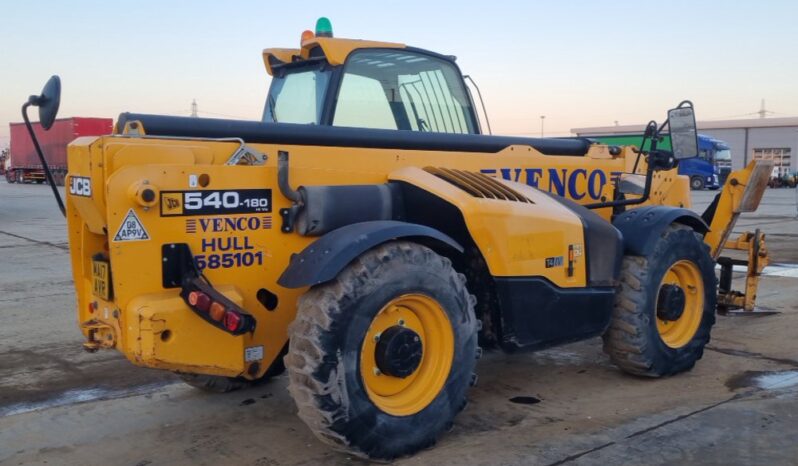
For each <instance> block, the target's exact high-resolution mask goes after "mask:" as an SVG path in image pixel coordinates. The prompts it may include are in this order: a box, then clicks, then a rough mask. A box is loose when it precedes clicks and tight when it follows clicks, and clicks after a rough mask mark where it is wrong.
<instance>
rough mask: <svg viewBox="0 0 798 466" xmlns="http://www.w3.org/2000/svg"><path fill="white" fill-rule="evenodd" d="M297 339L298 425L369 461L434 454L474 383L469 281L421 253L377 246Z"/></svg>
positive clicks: (308, 302)
mask: <svg viewBox="0 0 798 466" xmlns="http://www.w3.org/2000/svg"><path fill="white" fill-rule="evenodd" d="M289 338H290V340H289V341H290V343H289V350H288V355H287V356H286V358H285V362H286V367H287V369H288V376H289V380H290V384H289V387H288V388H289V391H290V392H291V395H292V397H293V398H294V401H295V402H296V405H297V408H298V410H299V417H300V418H301V419H302V420H303V421H304V422H305V423H306V424H307V425H308V427H310V429H311V430H312V431H313V433H314V434H315V435H316V436H317V437H318V438H319V439H320V440H321V441H323V442H325V443H327V444H329V445H331V446H332V447H333V448H335V449H338V450H341V451H345V452H347V453H351V454H354V455H357V456H361V457H368V458H372V459H380V460H391V459H393V458H396V457H399V456H403V455H408V454H412V453H414V452H416V451H418V450H420V449H422V448H425V447H427V446H431V445H432V444H433V443H434V442H435V440H436V438H437V436H438V435H439V434H440V433H441V432H443V431H444V430H446V429H448V428H450V427H451V426H452V420H453V419H454V417H455V416H456V415H457V413H458V412H460V410H462V409H463V408H464V407H465V404H466V392H467V390H468V388H469V386H470V385H471V384H472V383H473V381H474V380H475V376H474V374H473V370H474V366H475V363H476V355H477V320H476V317H475V315H474V298H473V297H472V296H470V295H469V294H468V291H467V289H466V287H465V277H464V276H463V275H462V274H458V273H457V272H455V271H454V269H453V268H452V266H451V262H450V261H449V260H448V259H446V258H444V257H441V256H439V255H438V254H436V253H434V252H433V251H432V250H430V249H429V248H426V247H424V246H421V245H418V244H415V243H410V242H404V241H401V242H400V241H397V242H391V243H387V244H384V245H381V246H378V247H376V248H375V249H372V250H370V251H368V252H366V253H364V254H363V255H361V256H360V257H359V258H358V259H356V260H355V261H354V262H352V263H351V264H350V265H348V266H347V267H346V268H345V269H344V270H343V271H341V272H340V273H339V274H338V276H337V277H336V278H335V279H334V280H333V281H331V282H327V283H324V284H321V285H317V286H315V287H313V288H311V289H310V290H309V291H308V292H307V293H305V295H303V296H302V297H301V298H300V300H299V304H298V312H297V316H296V320H295V321H294V322H293V323H292V324H291V326H290V327H289ZM390 348H393V349H390Z"/></svg>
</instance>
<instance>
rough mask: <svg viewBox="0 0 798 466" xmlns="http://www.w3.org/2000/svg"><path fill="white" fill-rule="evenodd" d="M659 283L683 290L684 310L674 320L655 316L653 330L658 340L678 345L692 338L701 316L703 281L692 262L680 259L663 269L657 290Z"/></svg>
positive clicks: (702, 310) (673, 345) (679, 346)
mask: <svg viewBox="0 0 798 466" xmlns="http://www.w3.org/2000/svg"><path fill="white" fill-rule="evenodd" d="M663 285H674V286H678V287H679V288H681V289H682V291H683V292H684V298H685V299H684V310H683V312H682V314H681V315H680V316H679V317H678V318H677V319H675V320H665V319H662V318H661V317H659V316H657V315H656V313H657V309H655V310H654V312H655V317H656V319H657V331H659V336H660V338H662V341H663V342H664V343H665V344H666V345H668V346H670V347H671V348H681V347H682V346H684V345H686V344H687V343H689V342H690V340H692V339H693V336H695V333H696V331H697V330H698V326H699V325H700V324H701V318H702V317H703V315H704V282H703V280H702V278H701V271H700V270H699V269H698V266H696V265H695V264H694V263H693V262H690V261H686V260H680V261H678V262H676V263H674V264H673V265H671V267H670V268H669V269H668V271H667V272H665V276H664V277H662V282H661V283H660V286H659V289H658V290H657V296H659V290H660V289H662V286H663Z"/></svg>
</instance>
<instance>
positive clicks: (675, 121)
mask: <svg viewBox="0 0 798 466" xmlns="http://www.w3.org/2000/svg"><path fill="white" fill-rule="evenodd" d="M668 126H669V127H670V135H671V148H672V151H673V158H675V159H676V160H682V159H689V158H692V157H697V156H698V130H697V129H696V124H695V111H694V110H693V107H692V104H691V106H689V107H682V106H679V107H677V108H674V109H671V110H668Z"/></svg>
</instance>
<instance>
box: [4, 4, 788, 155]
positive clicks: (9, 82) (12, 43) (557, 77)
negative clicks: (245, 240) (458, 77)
mask: <svg viewBox="0 0 798 466" xmlns="http://www.w3.org/2000/svg"><path fill="white" fill-rule="evenodd" d="M319 16H327V17H329V18H330V20H331V21H332V25H333V30H334V33H335V35H336V37H347V38H355V39H373V40H384V41H392V42H401V43H405V44H408V45H413V46H416V47H421V48H425V49H428V50H434V51H437V52H440V53H444V54H447V55H455V56H457V57H458V59H457V62H458V64H459V66H460V68H461V69H462V71H463V72H464V73H465V74H469V75H471V76H472V77H473V78H474V79H475V80H476V81H477V83H478V84H479V87H480V89H481V91H482V95H483V97H484V99H485V104H486V106H487V110H488V115H489V116H490V122H491V125H492V127H493V131H494V133H500V134H530V135H539V134H540V123H541V119H540V116H541V115H545V117H546V118H545V122H544V125H545V126H544V131H545V134H546V135H547V136H549V135H551V136H556V135H567V134H569V131H570V129H571V128H576V127H586V126H600V125H612V124H614V122H615V121H617V122H618V123H619V124H635V123H643V122H645V121H648V120H651V119H655V120H662V119H664V116H665V112H666V110H667V109H668V108H671V107H673V106H675V105H676V104H677V103H679V102H680V101H681V100H684V99H690V100H692V101H693V103H694V104H695V107H696V113H697V116H698V119H699V120H712V119H725V118H729V117H741V116H742V115H746V114H750V113H753V112H756V111H757V110H759V106H760V101H761V99H765V100H766V105H767V109H768V110H771V111H773V112H775V113H774V114H773V116H796V115H798V28H796V24H798V23H797V22H796V21H797V20H798V2H795V1H794V0H792V1H789V0H785V1H776V0H771V1H766V0H763V1H746V2H729V1H714V0H706V1H683V0H675V1H670V2H662V1H657V2H653V1H644V0H636V1H625V0H624V1H621V0H618V1H603V2H598V1H588V0H584V1H580V0H560V1H556V2H555V1H525V2H524V1H518V2H510V1H507V2H504V1H499V0H494V1H490V2H488V1H483V2H467V1H463V0H461V1H457V2H433V1H430V0H404V1H401V2H392V1H374V0H372V1H364V2H346V1H340V0H339V1H332V0H328V1H326V2H320V1H309V0H303V1H301V2H300V1H284V2H269V1H234V0H227V1H225V2H220V1H203V0H196V1H168V0H161V1H151V0H138V1H136V2H110V1H107V0H105V1H89V0H73V1H70V2H63V1H55V0H53V1H36V0H26V1H24V2H23V1H19V0H0V147H5V146H6V145H7V144H8V123H9V122H17V121H21V117H20V106H21V105H22V103H23V102H24V101H25V100H26V99H27V96H28V95H30V94H38V93H39V92H40V90H41V87H42V86H43V84H44V82H45V81H46V80H47V78H49V76H50V75H52V74H58V75H60V76H61V79H62V101H61V109H60V112H59V117H69V116H84V117H89V116H97V117H114V118H115V117H116V116H117V115H119V113H121V112H123V111H132V112H141V113H159V114H170V115H188V114H189V113H190V109H191V102H192V100H193V99H196V101H197V104H198V109H199V114H200V116H208V117H232V118H242V119H258V118H260V116H261V113H262V109H263V100H264V98H265V95H266V92H267V90H268V85H269V77H268V75H267V74H266V72H265V70H264V67H263V61H262V57H261V52H262V50H263V49H264V48H267V47H298V45H299V40H300V35H301V32H302V31H303V30H305V29H312V28H313V26H314V24H315V20H316V18H318V17H319ZM34 119H36V118H35V117H34Z"/></svg>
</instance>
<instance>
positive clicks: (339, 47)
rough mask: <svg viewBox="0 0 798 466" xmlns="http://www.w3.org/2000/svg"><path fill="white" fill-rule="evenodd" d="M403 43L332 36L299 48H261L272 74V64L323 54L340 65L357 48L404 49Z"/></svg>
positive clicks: (307, 41)
mask: <svg viewBox="0 0 798 466" xmlns="http://www.w3.org/2000/svg"><path fill="white" fill-rule="evenodd" d="M404 48H407V46H406V45H405V44H399V43H395V42H379V41H373V40H360V39H338V38H332V37H314V38H311V39H308V40H305V41H303V42H302V46H301V48H298V49H282V48H270V49H264V50H263V64H264V65H266V72H267V73H269V75H272V76H273V75H274V70H273V66H276V65H282V64H285V63H294V62H297V61H303V60H308V59H311V58H315V57H319V56H323V57H324V58H325V59H326V60H327V63H329V64H330V65H333V66H336V65H342V64H343V63H344V62H345V61H346V58H347V57H348V56H349V54H350V53H352V52H353V51H355V50H358V49H404Z"/></svg>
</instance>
